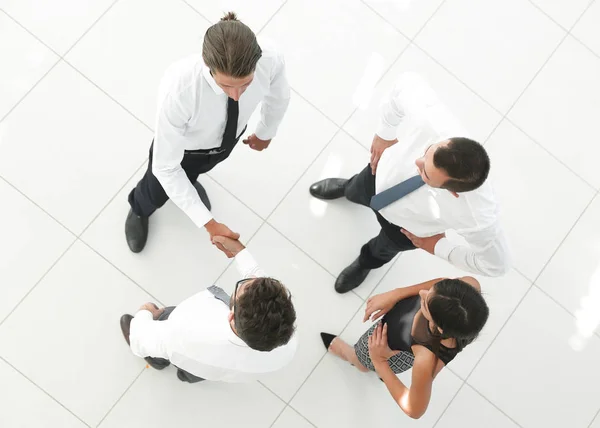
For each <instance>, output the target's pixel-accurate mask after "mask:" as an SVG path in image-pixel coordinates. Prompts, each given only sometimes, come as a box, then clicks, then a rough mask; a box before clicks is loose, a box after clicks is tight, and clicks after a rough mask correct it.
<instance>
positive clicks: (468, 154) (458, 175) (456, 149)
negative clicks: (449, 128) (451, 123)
mask: <svg viewBox="0 0 600 428" xmlns="http://www.w3.org/2000/svg"><path fill="white" fill-rule="evenodd" d="M433 164H434V165H435V166H436V168H440V169H443V170H444V171H446V174H448V176H449V177H450V179H448V180H447V181H446V182H445V183H444V185H443V186H442V187H443V188H444V189H447V190H450V191H451V192H457V193H460V192H470V191H471V190H475V189H477V188H478V187H479V186H481V185H482V184H483V183H484V182H485V180H486V179H487V177H488V174H489V172H490V158H489V157H488V155H487V152H486V151H485V149H484V148H483V146H482V145H481V144H479V143H478V142H477V141H473V140H470V139H468V138H462V137H456V138H450V142H449V143H448V145H446V146H443V147H439V148H438V149H437V150H436V151H435V153H434V155H433Z"/></svg>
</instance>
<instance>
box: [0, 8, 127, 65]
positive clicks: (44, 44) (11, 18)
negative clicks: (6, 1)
mask: <svg viewBox="0 0 600 428" xmlns="http://www.w3.org/2000/svg"><path fill="white" fill-rule="evenodd" d="M117 1H118V0H117ZM0 12H1V13H3V14H5V15H6V16H7V17H8V18H9V19H10V20H12V21H13V22H14V23H15V24H17V25H18V26H19V27H21V28H22V29H23V30H24V31H25V32H26V33H27V34H29V35H30V36H31V37H33V38H34V39H35V40H37V41H38V42H40V43H41V44H42V45H43V46H44V47H45V48H46V49H48V50H49V51H50V52H52V53H53V54H54V55H56V56H57V57H58V58H59V59H62V55H61V54H60V53H58V52H56V51H55V50H54V49H52V48H51V47H50V46H49V45H47V44H46V42H44V41H43V40H42V39H40V38H39V37H38V36H37V35H36V34H34V33H33V32H32V31H31V30H30V29H29V28H27V27H26V26H24V25H23V24H21V23H20V22H19V21H17V20H16V19H15V18H14V17H13V16H12V15H11V14H10V13H8V12H7V11H5V10H4V9H2V7H0Z"/></svg>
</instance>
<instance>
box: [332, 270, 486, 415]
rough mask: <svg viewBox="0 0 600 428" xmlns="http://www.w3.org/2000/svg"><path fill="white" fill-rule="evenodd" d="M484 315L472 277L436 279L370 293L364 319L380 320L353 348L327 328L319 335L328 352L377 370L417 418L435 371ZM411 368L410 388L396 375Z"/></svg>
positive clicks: (472, 333)
mask: <svg viewBox="0 0 600 428" xmlns="http://www.w3.org/2000/svg"><path fill="white" fill-rule="evenodd" d="M488 315H489V309H488V306H487V304H486V302H485V300H484V299H483V297H482V296H481V288H480V286H479V282H477V280H476V279H475V278H472V277H463V278H459V279H442V278H438V279H434V280H431V281H427V282H424V283H421V284H417V285H413V286H411V287H404V288H397V289H395V290H392V291H389V292H387V293H382V294H378V295H376V296H373V297H371V298H370V299H369V300H368V301H367V308H366V310H365V317H364V320H363V321H367V320H369V319H371V320H377V319H380V318H381V321H380V322H378V323H376V324H374V325H373V326H372V327H371V328H370V329H369V330H367V332H366V333H365V334H363V335H362V337H361V338H360V339H359V340H358V342H357V343H356V344H355V345H354V347H352V346H350V345H348V344H347V343H345V342H344V341H343V340H341V339H340V338H338V337H336V336H334V335H332V334H329V333H321V338H322V339H323V343H324V344H325V347H326V348H327V349H328V351H329V352H331V353H333V354H335V355H337V356H338V357H340V358H342V359H344V360H346V361H348V362H350V363H351V364H352V365H354V366H355V367H356V368H358V369H359V370H360V371H363V372H368V371H370V370H373V371H376V372H377V374H378V375H379V377H380V378H381V380H382V381H383V382H384V383H385V385H386V386H387V388H388V391H389V392H390V394H391V395H392V397H393V398H394V401H396V403H397V404H398V405H399V406H400V408H401V409H402V410H403V411H404V413H406V414H407V415H408V416H410V417H411V418H415V419H416V418H420V417H421V416H423V414H424V413H425V411H426V410H427V406H428V405H429V400H430V397H431V388H432V384H433V380H434V378H435V377H436V375H437V374H438V373H439V372H440V370H442V369H443V368H444V366H446V365H447V364H448V363H449V362H450V361H452V360H453V359H454V357H455V356H456V355H457V354H458V353H459V352H460V351H462V350H463V348H464V347H465V346H467V345H468V344H469V343H471V342H472V341H473V340H475V338H476V337H477V336H478V334H479V332H480V331H481V329H482V328H483V326H484V325H485V323H486V321H487V319H488ZM411 367H412V369H413V371H412V381H411V385H410V388H409V387H407V386H405V385H404V384H403V383H402V381H400V379H398V378H397V377H396V374H398V373H402V372H403V371H406V370H408V369H410V368H411Z"/></svg>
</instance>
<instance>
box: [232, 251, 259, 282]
mask: <svg viewBox="0 0 600 428" xmlns="http://www.w3.org/2000/svg"><path fill="white" fill-rule="evenodd" d="M235 264H236V267H237V269H238V271H239V273H240V276H241V278H242V279H244V278H260V277H264V276H266V273H265V272H264V271H263V270H262V269H261V268H260V267H259V266H258V263H256V260H254V257H252V254H250V252H249V251H248V249H247V248H245V249H243V250H242V251H240V252H239V253H238V254H237V256H235Z"/></svg>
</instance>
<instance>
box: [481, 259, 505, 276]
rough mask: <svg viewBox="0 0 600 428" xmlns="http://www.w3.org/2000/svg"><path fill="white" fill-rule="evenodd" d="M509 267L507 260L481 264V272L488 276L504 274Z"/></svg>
mask: <svg viewBox="0 0 600 428" xmlns="http://www.w3.org/2000/svg"><path fill="white" fill-rule="evenodd" d="M510 268H511V265H510V263H509V262H508V261H502V262H501V263H497V264H493V265H492V264H489V265H487V266H483V267H482V269H481V273H482V274H483V275H485V276H489V277H499V276H504V275H506V274H507V273H508V272H509V271H510Z"/></svg>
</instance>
